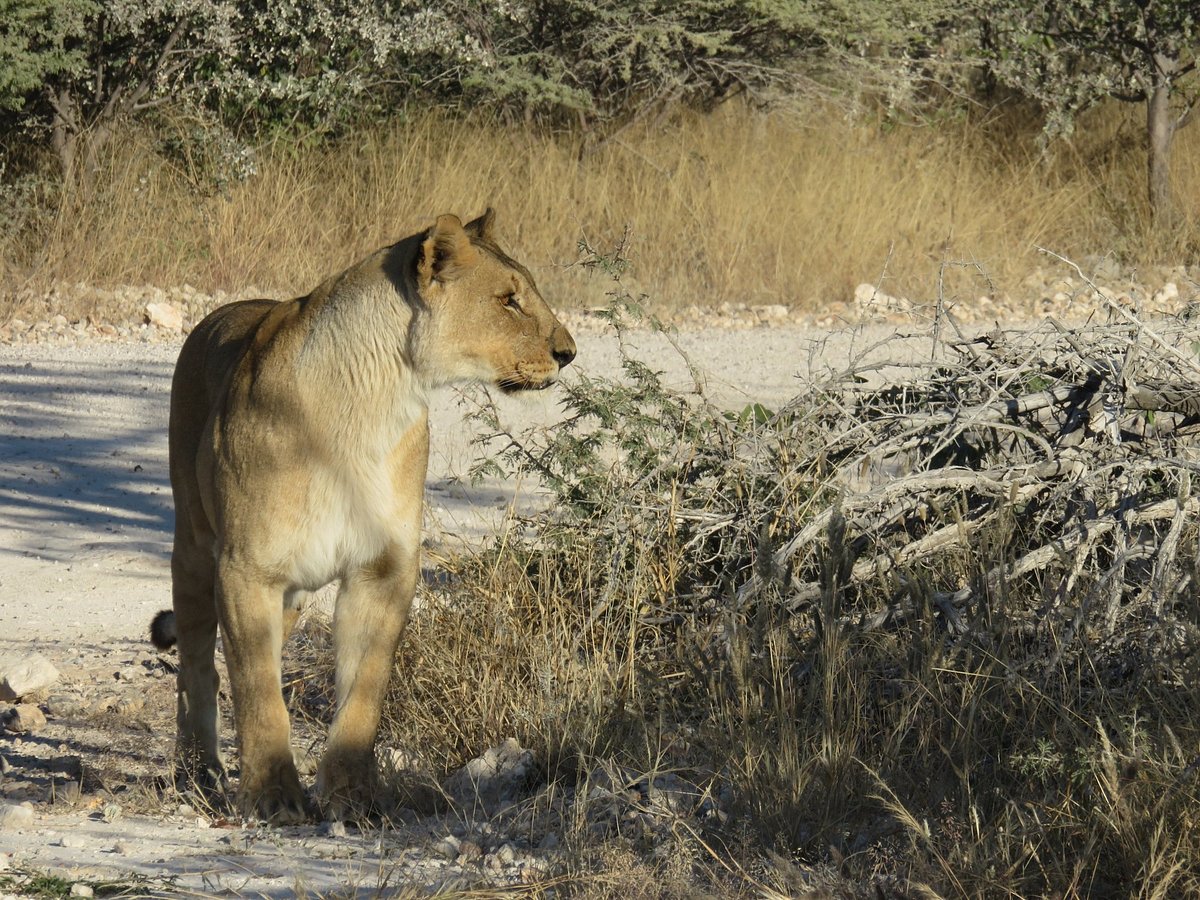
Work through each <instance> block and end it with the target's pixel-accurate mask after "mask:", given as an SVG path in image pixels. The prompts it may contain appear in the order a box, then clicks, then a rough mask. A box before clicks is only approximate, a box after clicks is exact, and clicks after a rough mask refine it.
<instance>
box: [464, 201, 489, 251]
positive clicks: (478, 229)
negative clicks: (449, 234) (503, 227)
mask: <svg viewBox="0 0 1200 900" xmlns="http://www.w3.org/2000/svg"><path fill="white" fill-rule="evenodd" d="M495 222H496V211H495V210H494V209H492V208H491V207H490V206H489V207H488V208H487V209H485V210H484V211H483V215H482V216H480V217H479V218H478V219H474V220H472V221H470V222H468V223H467V225H466V230H467V234H469V235H470V236H471V237H473V238H475V239H476V240H484V241H489V242H490V243H493V244H494V243H495V241H494V240H492V226H493V225H494V224H495Z"/></svg>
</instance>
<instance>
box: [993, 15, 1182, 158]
mask: <svg viewBox="0 0 1200 900" xmlns="http://www.w3.org/2000/svg"><path fill="white" fill-rule="evenodd" d="M984 18H985V20H986V22H987V26H986V30H985V33H984V50H985V53H986V56H987V61H988V64H989V66H990V69H991V71H992V73H993V74H994V75H995V76H996V77H997V78H999V79H1000V80H1001V81H1002V82H1003V83H1005V84H1007V85H1009V86H1010V87H1013V88H1015V89H1016V90H1018V91H1020V92H1021V93H1023V94H1025V95H1027V96H1029V97H1031V98H1033V99H1034V100H1036V101H1037V102H1038V103H1039V104H1040V105H1041V106H1042V108H1043V109H1044V110H1045V111H1046V115H1047V118H1046V129H1047V133H1048V134H1049V135H1051V136H1070V134H1071V133H1072V131H1073V129H1074V125H1075V118H1076V116H1077V115H1078V114H1079V113H1080V112H1082V111H1083V110H1085V109H1087V108H1088V107H1090V106H1092V105H1094V104H1095V103H1097V102H1099V101H1100V100H1102V99H1105V98H1109V97H1112V98H1116V99H1119V100H1134V101H1144V100H1146V99H1148V97H1149V96H1150V94H1151V92H1152V91H1153V89H1154V85H1155V82H1156V80H1157V79H1158V77H1159V76H1160V74H1164V73H1162V72H1161V70H1162V68H1163V66H1164V65H1165V64H1168V63H1167V62H1165V61H1169V64H1170V65H1171V66H1172V67H1173V71H1172V72H1170V73H1165V74H1170V75H1171V76H1172V78H1173V80H1174V85H1173V87H1174V88H1175V89H1176V90H1177V91H1178V92H1179V98H1178V101H1177V102H1178V103H1179V105H1180V107H1181V108H1185V109H1190V108H1191V107H1192V105H1193V104H1194V103H1195V101H1196V99H1197V95H1196V85H1195V78H1194V71H1195V66H1196V59H1197V57H1196V53H1197V50H1200V5H1197V4H1196V3H1195V2H1194V0H1083V2H1080V0H1039V2H1035V3H1021V2H1012V0H990V2H989V4H988V11H987V14H986V16H985V17H984Z"/></svg>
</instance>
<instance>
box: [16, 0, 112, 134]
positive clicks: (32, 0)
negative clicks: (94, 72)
mask: <svg viewBox="0 0 1200 900" xmlns="http://www.w3.org/2000/svg"><path fill="white" fill-rule="evenodd" d="M94 10H95V4H94V3H93V2H92V0H55V2H46V0H0V109H4V110H10V111H11V110H19V109H20V108H21V107H22V106H23V105H24V104H25V102H26V101H27V99H28V98H29V96H30V95H31V94H32V93H34V92H36V91H37V90H38V89H39V88H40V87H41V86H42V84H44V83H45V81H46V80H47V79H49V78H53V77H57V76H60V75H64V74H67V73H70V72H75V71H78V70H80V69H81V68H82V67H83V65H84V62H85V60H84V57H83V54H82V52H80V50H79V49H78V47H75V46H72V44H73V42H74V38H75V37H76V36H77V35H79V34H80V33H81V32H82V30H83V23H84V20H85V19H86V17H87V16H88V15H89V14H91V13H92V12H94Z"/></svg>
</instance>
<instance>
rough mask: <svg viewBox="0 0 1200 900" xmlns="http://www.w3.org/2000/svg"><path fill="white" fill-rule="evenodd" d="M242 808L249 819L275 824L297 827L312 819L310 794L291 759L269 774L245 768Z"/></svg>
mask: <svg viewBox="0 0 1200 900" xmlns="http://www.w3.org/2000/svg"><path fill="white" fill-rule="evenodd" d="M238 806H239V807H240V808H241V811H242V814H243V815H244V816H246V817H247V818H252V819H259V820H262V821H266V822H270V823H271V824H272V825H295V824H298V823H300V822H306V821H308V820H309V819H310V818H311V810H310V804H309V799H308V795H307V794H306V793H305V791H304V788H303V786H302V785H301V784H300V776H299V775H298V774H297V772H296V766H295V765H294V764H293V763H292V760H291V758H290V757H289V758H288V759H287V760H285V761H283V762H280V763H277V764H275V765H272V766H270V767H269V768H268V770H267V771H266V772H265V773H254V772H246V771H245V770H244V769H243V772H242V781H241V785H240V786H239V788H238Z"/></svg>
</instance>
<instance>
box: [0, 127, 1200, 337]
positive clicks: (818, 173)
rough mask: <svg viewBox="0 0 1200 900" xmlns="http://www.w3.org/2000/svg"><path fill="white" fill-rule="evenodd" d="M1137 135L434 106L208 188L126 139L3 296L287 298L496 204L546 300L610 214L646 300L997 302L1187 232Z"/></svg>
mask: <svg viewBox="0 0 1200 900" xmlns="http://www.w3.org/2000/svg"><path fill="white" fill-rule="evenodd" d="M1139 129H1140V124H1139V122H1138V120H1137V118H1136V117H1135V116H1134V115H1133V114H1132V113H1128V112H1126V111H1123V110H1107V111H1103V112H1100V113H1097V114H1095V115H1093V116H1091V117H1090V118H1089V119H1087V120H1085V122H1084V123H1083V127H1082V128H1081V129H1080V134H1081V135H1082V136H1081V137H1079V138H1077V139H1076V141H1075V143H1074V145H1071V146H1066V145H1062V146H1059V147H1057V148H1056V150H1055V153H1054V155H1053V156H1052V157H1050V158H1048V159H1043V158H1041V157H1040V156H1039V155H1038V153H1037V149H1036V128H1035V127H1034V126H1033V125H1031V124H1030V123H1027V122H1023V121H1020V120H1019V119H1018V117H1016V116H1014V115H1009V116H999V115H997V116H993V117H992V118H990V119H981V120H977V121H967V120H948V121H945V122H942V123H939V124H935V125H923V126H919V127H918V126H904V125H898V126H892V127H890V128H884V127H880V126H879V125H878V124H877V123H873V122H862V121H858V122H855V121H847V120H845V119H842V118H839V116H838V115H837V113H836V111H831V110H829V109H820V108H814V109H812V110H811V111H809V113H807V114H806V115H803V116H800V115H796V116H791V117H783V116H780V115H766V114H761V113H756V112H752V111H749V110H746V109H740V108H729V109H726V110H723V111H720V112H718V113H717V114H714V115H708V116H702V115H696V114H684V113H680V114H678V115H675V116H674V117H672V118H670V119H669V120H667V121H664V122H661V123H657V124H656V125H654V126H649V127H646V128H643V129H641V130H639V131H631V132H629V133H627V134H626V135H624V136H622V137H621V138H620V139H618V140H616V141H613V142H611V143H609V144H608V145H607V146H605V147H603V148H602V149H600V150H599V151H597V152H595V153H593V154H592V155H589V156H588V157H587V158H586V159H584V160H583V161H580V160H579V159H578V145H577V143H576V141H575V140H574V139H573V138H570V137H550V136H543V135H537V134H532V133H529V132H526V131H523V130H521V129H517V128H513V127H504V126H500V125H496V124H493V123H490V122H489V121H488V120H486V119H484V118H482V117H476V118H471V119H466V120H454V119H449V118H446V117H444V116H441V115H436V114H428V115H415V116H413V117H411V118H407V119H404V120H401V121H398V123H397V124H395V125H393V126H390V127H386V128H384V127H381V128H376V129H373V130H371V131H368V132H365V133H362V134H359V135H356V136H354V137H352V138H347V139H344V140H342V141H340V142H338V143H337V144H336V145H333V146H319V147H309V146H306V145H304V144H303V143H297V142H292V143H286V142H283V141H279V142H276V143H272V144H268V145H266V146H263V147H260V148H258V149H257V152H256V160H257V171H258V174H257V175H255V176H253V177H251V178H250V179H249V180H247V181H245V182H242V183H234V184H233V186H232V187H230V188H228V190H227V192H225V193H224V194H222V193H214V192H213V191H212V190H211V189H210V187H209V186H210V185H211V183H212V167H211V164H210V163H207V162H205V161H204V160H203V158H200V159H199V160H197V158H196V156H195V155H193V156H190V157H189V156H188V155H186V154H179V153H176V154H174V155H173V156H171V157H170V158H168V157H167V156H164V155H163V154H162V153H160V152H159V149H160V147H161V143H160V142H159V140H158V139H157V138H155V137H154V136H152V135H149V134H147V133H137V134H130V135H127V137H126V139H125V140H124V141H123V142H121V143H119V144H117V145H115V146H114V151H113V153H112V155H111V156H110V157H109V158H107V159H106V160H105V163H104V168H103V169H102V171H100V172H99V173H97V179H96V185H97V187H96V189H95V191H94V192H93V193H91V194H90V195H89V196H88V197H87V199H82V198H80V197H78V196H66V197H63V196H59V197H58V199H57V202H56V203H49V201H47V204H48V205H47V206H46V209H47V210H49V212H47V213H46V214H45V215H43V216H42V217H41V218H40V219H35V220H34V221H33V224H32V225H30V226H29V227H27V228H25V229H24V230H23V231H22V232H21V233H20V234H18V235H15V236H14V235H12V234H11V233H10V234H9V235H8V236H7V238H3V239H2V242H0V276H3V278H4V281H5V282H6V283H7V285H8V287H9V288H12V287H14V286H18V285H20V284H21V283H25V282H29V283H32V284H33V285H35V286H37V285H45V284H47V283H50V282H52V281H55V280H61V281H66V282H71V283H75V282H86V283H89V284H94V285H98V286H115V285H119V284H155V285H159V286H163V287H169V286H177V285H181V284H183V283H190V284H192V285H193V286H195V287H197V288H199V289H200V290H202V291H205V292H213V291H215V290H218V289H221V290H225V291H230V292H238V291H242V290H244V289H245V288H247V287H248V286H255V287H257V288H258V289H259V290H260V291H261V292H263V293H265V294H269V295H296V294H299V293H303V292H305V291H307V290H308V289H309V288H311V287H312V286H313V285H314V284H315V283H317V282H318V281H320V280H321V279H322V278H323V277H325V276H327V275H328V274H331V273H332V272H335V271H338V270H339V269H340V268H342V267H344V266H346V265H348V264H349V263H351V262H353V261H354V260H355V259H357V258H359V257H360V256H362V255H363V254H365V253H366V252H368V251H370V250H372V249H374V248H375V247H377V246H380V245H382V244H384V243H388V242H391V241H392V240H395V239H397V238H398V237H400V236H404V235H406V234H409V233H412V232H413V231H414V230H417V229H419V228H421V227H424V226H425V225H427V224H428V222H429V220H430V218H431V217H432V216H433V215H435V214H437V213H439V212H442V211H445V210H457V211H459V212H460V213H463V214H475V213H477V212H478V211H479V210H481V209H482V208H483V207H484V206H485V205H487V204H492V205H493V206H495V207H496V208H497V209H498V211H499V214H500V223H501V228H502V230H503V232H504V234H505V236H506V240H507V242H508V243H509V244H510V245H511V246H512V247H513V248H514V249H516V250H517V251H518V252H519V254H520V256H521V258H522V259H523V260H526V261H527V262H529V263H530V265H531V267H532V268H533V269H534V271H535V272H536V273H537V274H538V276H539V279H540V281H541V282H542V286H543V289H544V291H545V293H546V294H547V295H548V296H549V297H550V299H551V300H552V302H554V303H556V304H558V305H562V306H572V305H591V304H595V303H598V302H599V300H600V292H599V291H598V290H597V289H596V287H595V286H594V285H593V284H592V283H591V282H589V281H588V280H586V279H583V278H581V277H579V275H578V273H577V272H576V271H574V270H573V269H571V268H569V266H570V265H571V264H572V263H573V262H574V261H575V259H576V257H577V253H576V244H577V242H578V240H579V239H580V238H581V237H586V238H587V239H588V240H589V241H590V242H591V243H592V244H593V245H594V246H599V247H603V246H608V245H611V244H613V243H615V242H616V241H617V240H618V239H619V237H620V235H621V234H622V232H623V230H624V229H625V227H626V226H630V227H631V228H632V231H633V235H634V241H633V245H632V246H633V247H634V259H633V265H634V267H633V270H632V277H633V278H634V279H636V281H637V283H638V285H639V287H641V288H643V289H645V290H646V291H647V292H648V293H649V294H650V295H651V296H652V297H654V298H655V301H654V302H655V303H656V304H657V305H658V308H659V310H660V311H663V310H671V309H675V308H678V307H681V306H688V305H691V304H696V305H699V306H700V307H711V306H715V305H717V304H719V303H721V302H724V301H730V302H734V303H738V302H745V303H751V304H753V303H785V304H791V305H795V306H798V307H801V308H805V309H821V308H823V307H824V306H827V305H828V304H829V303H831V302H836V301H844V300H847V299H849V296H850V294H851V292H852V290H853V287H854V286H855V285H856V284H858V283H860V282H863V281H871V282H875V281H877V280H878V279H879V278H880V275H881V272H883V271H884V270H885V268H886V277H885V281H884V289H885V290H887V291H889V292H890V293H897V294H903V295H907V296H911V297H915V298H928V297H931V296H932V295H933V293H934V279H935V277H936V274H937V268H938V266H937V264H938V263H939V262H940V261H942V260H947V259H969V260H977V261H979V262H981V263H982V265H983V268H984V269H985V270H986V271H987V272H988V273H989V276H990V277H991V278H992V279H993V281H994V283H995V287H996V289H997V290H998V291H999V292H1012V293H1016V292H1018V290H1019V281H1020V279H1021V277H1023V276H1024V275H1026V274H1027V273H1028V272H1029V270H1030V269H1031V268H1034V267H1036V266H1037V265H1039V264H1040V261H1039V259H1038V257H1037V254H1036V250H1035V247H1036V246H1037V245H1039V244H1040V245H1043V246H1049V247H1052V248H1054V249H1055V250H1058V251H1060V252H1064V253H1067V254H1069V255H1073V256H1075V257H1082V256H1084V255H1087V254H1104V253H1109V252H1115V253H1116V254H1117V255H1118V256H1119V257H1121V258H1122V259H1123V260H1124V261H1126V262H1129V263H1139V262H1140V263H1146V262H1152V261H1162V262H1167V263H1172V264H1174V263H1178V262H1180V261H1182V260H1184V259H1186V258H1187V257H1186V255H1185V254H1186V252H1187V251H1188V250H1189V249H1191V250H1194V249H1195V248H1196V247H1197V246H1198V245H1200V219H1197V211H1196V209H1195V208H1194V206H1192V205H1190V204H1187V205H1186V207H1187V208H1185V209H1184V210H1183V211H1182V213H1181V216H1182V221H1181V224H1180V226H1179V227H1177V228H1173V229H1171V230H1170V232H1169V233H1168V234H1166V235H1163V236H1160V237H1158V238H1155V237H1154V236H1153V235H1152V233H1151V230H1150V228H1149V225H1148V216H1147V212H1146V205H1145V202H1144V200H1143V194H1144V190H1143V188H1142V183H1143V182H1142V177H1143V166H1144V162H1143V156H1142V154H1141V152H1140V150H1139V148H1140V146H1141V134H1140V130H1139ZM180 130H181V133H182V131H183V130H184V126H182V125H181V126H180ZM169 136H170V135H168V137H169ZM1198 143H1200V131H1198V130H1196V129H1192V130H1190V131H1185V132H1183V133H1182V134H1181V135H1180V136H1179V138H1178V143H1177V149H1176V152H1175V155H1174V161H1175V172H1174V179H1175V187H1176V190H1177V192H1178V195H1179V196H1180V197H1193V196H1197V195H1200V152H1197V145H1198ZM202 156H203V155H202V154H201V157H202ZM197 186H200V187H201V188H204V189H203V190H198V188H197ZM51 193H53V192H51ZM964 277H965V276H964ZM963 290H964V291H968V293H967V296H970V295H971V293H982V292H986V291H987V290H989V289H988V287H987V286H986V285H983V284H979V283H975V284H972V285H970V286H969V287H968V286H966V285H964V286H963ZM71 312H72V311H67V313H68V315H70V314H71Z"/></svg>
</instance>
